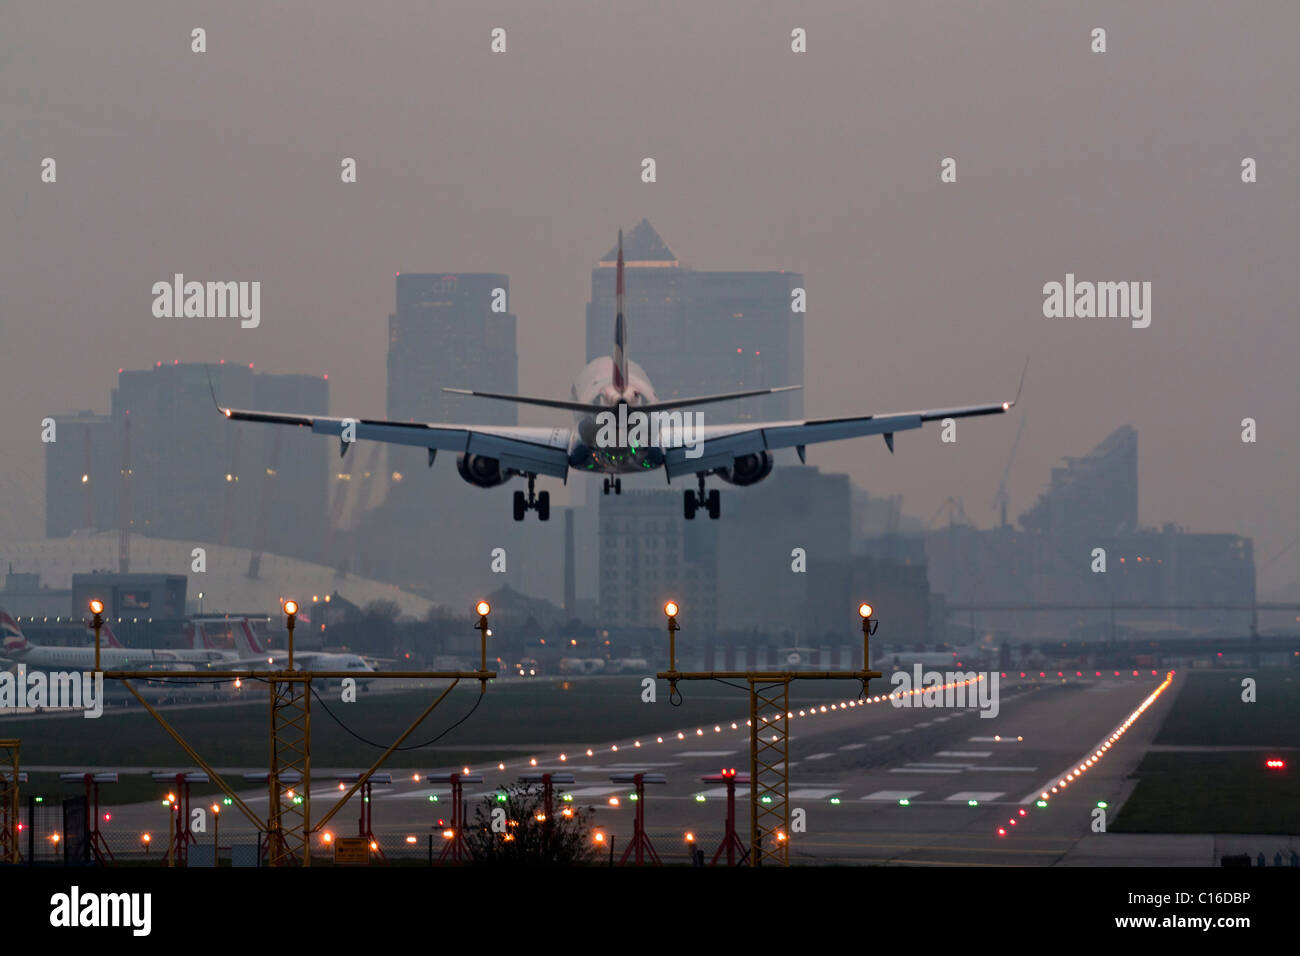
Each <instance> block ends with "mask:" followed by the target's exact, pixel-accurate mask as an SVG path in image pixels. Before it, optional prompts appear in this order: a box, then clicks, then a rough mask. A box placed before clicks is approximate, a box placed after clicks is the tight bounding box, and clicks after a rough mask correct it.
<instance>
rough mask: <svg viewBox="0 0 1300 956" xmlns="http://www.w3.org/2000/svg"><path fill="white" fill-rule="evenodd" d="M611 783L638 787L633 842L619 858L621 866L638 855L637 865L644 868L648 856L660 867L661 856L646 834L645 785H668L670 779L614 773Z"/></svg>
mask: <svg viewBox="0 0 1300 956" xmlns="http://www.w3.org/2000/svg"><path fill="white" fill-rule="evenodd" d="M609 779H610V782H611V783H630V784H632V785H633V786H635V787H636V816H635V817H634V818H633V823H632V841H631V842H630V843H628V845H627V849H626V850H624V851H623V855H622V856H621V857H620V858H619V861H618V863H619V866H622V865H623V864H624V863H626V862H627V858H628V856H630V855H631V854H633V853H635V854H636V865H637V866H643V865H644V864H645V858H646V857H647V856H648V857H649V858H650V860H651V862H653V863H654V864H655V866H659V865H660V862H659V854H658V853H656V852H655V848H654V844H652V843H651V842H650V837H649V836H647V835H646V832H645V785H646V784H647V783H667V782H668V778H667V777H665V776H664V775H663V774H661V773H641V772H637V773H612V774H610V775H609Z"/></svg>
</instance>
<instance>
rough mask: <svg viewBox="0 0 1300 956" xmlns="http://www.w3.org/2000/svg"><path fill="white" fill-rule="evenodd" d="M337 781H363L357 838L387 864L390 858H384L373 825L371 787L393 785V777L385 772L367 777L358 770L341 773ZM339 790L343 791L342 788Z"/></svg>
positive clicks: (341, 782) (342, 782) (343, 782)
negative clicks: (382, 784) (384, 784)
mask: <svg viewBox="0 0 1300 956" xmlns="http://www.w3.org/2000/svg"><path fill="white" fill-rule="evenodd" d="M337 779H338V782H339V783H340V784H345V783H356V782H357V781H358V780H360V781H361V794H360V795H361V814H360V815H359V816H358V817H357V836H359V837H361V838H362V839H363V840H365V841H366V843H367V845H369V846H372V847H374V850H373V851H372V852H374V853H377V854H379V860H380V862H382V863H387V862H388V858H387V857H386V856H384V851H383V849H382V848H381V847H380V846H379V840H378V839H376V838H375V830H374V827H373V826H372V825H371V819H372V818H371V813H372V809H371V804H370V786H371V784H375V783H392V782H393V775H392V774H391V773H389V772H387V771H383V772H375V773H372V774H371V775H370V776H368V777H367V776H365V774H363V773H361V771H359V770H358V771H356V772H355V773H341V774H339V775H338V778H337ZM339 789H340V790H341V789H343V788H342V786H340V787H339Z"/></svg>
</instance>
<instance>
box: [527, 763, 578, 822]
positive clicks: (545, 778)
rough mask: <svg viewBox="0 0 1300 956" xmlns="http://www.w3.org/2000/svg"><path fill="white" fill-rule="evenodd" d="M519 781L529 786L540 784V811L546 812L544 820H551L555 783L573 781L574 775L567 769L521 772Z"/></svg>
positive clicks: (569, 782)
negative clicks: (546, 771) (551, 771)
mask: <svg viewBox="0 0 1300 956" xmlns="http://www.w3.org/2000/svg"><path fill="white" fill-rule="evenodd" d="M519 782H520V783H523V784H527V785H529V786H534V787H535V786H537V785H538V784H541V786H542V812H543V813H545V814H546V822H547V823H549V822H550V821H551V814H552V811H553V809H554V802H555V784H557V783H567V784H571V783H573V782H574V776H573V774H572V773H570V772H569V771H567V770H562V771H560V772H558V773H523V774H520V775H519Z"/></svg>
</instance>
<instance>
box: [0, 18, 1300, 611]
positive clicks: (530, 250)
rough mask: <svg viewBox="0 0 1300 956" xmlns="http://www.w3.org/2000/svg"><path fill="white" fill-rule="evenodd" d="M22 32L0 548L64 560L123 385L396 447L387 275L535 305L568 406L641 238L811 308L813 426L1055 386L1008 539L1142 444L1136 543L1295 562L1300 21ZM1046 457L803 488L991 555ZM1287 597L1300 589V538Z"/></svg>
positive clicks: (23, 24) (75, 24) (871, 470)
mask: <svg viewBox="0 0 1300 956" xmlns="http://www.w3.org/2000/svg"><path fill="white" fill-rule="evenodd" d="M7 6H8V7H9V9H7V10H6V12H5V14H4V28H3V30H0V213H2V214H3V219H4V223H5V226H6V228H5V229H4V230H3V234H0V270H3V274H2V277H0V355H2V356H3V359H4V372H3V376H2V381H3V386H2V387H0V388H2V394H3V398H4V410H5V414H4V415H3V416H0V447H3V448H4V452H5V453H4V458H3V461H0V494H3V496H4V498H3V500H4V505H3V509H0V540H3V539H4V538H12V537H14V536H33V537H34V536H39V535H40V534H41V533H43V527H44V522H43V507H44V505H43V498H44V493H43V473H44V464H43V457H44V456H43V453H42V445H41V443H40V425H39V423H40V420H41V418H43V417H44V416H46V415H54V414H60V413H64V412H68V411H71V410H74V409H78V408H93V409H95V410H97V411H100V412H104V411H107V409H108V394H109V390H110V388H111V387H112V385H113V384H114V380H115V377H116V371H117V368H118V367H119V366H126V367H137V368H138V367H143V366H145V365H146V364H151V363H153V362H154V361H158V360H163V361H171V360H172V359H174V358H179V359H180V360H182V361H204V360H209V359H211V358H214V357H222V356H224V357H226V358H230V359H238V360H242V361H254V362H256V364H257V367H258V368H259V369H264V370H268V371H283V372H298V371H306V372H328V373H329V374H330V386H331V392H332V404H333V410H334V413H335V414H340V415H342V414H350V415H360V414H368V415H378V414H382V413H383V411H384V405H385V391H384V388H385V350H386V345H387V329H386V323H387V316H388V314H389V312H390V311H391V310H392V308H393V273H394V272H396V271H398V270H408V271H444V270H445V271H494V272H495V271H499V272H505V273H508V274H509V276H510V283H511V307H512V310H513V311H514V312H516V313H517V314H518V316H519V369H520V375H519V377H520V387H521V389H522V390H523V391H525V392H528V393H532V394H540V395H554V396H560V397H563V396H566V395H567V392H568V386H569V383H570V381H571V380H572V377H573V375H574V374H575V373H576V371H577V370H578V368H579V367H580V366H581V364H582V360H583V358H584V355H583V349H584V327H583V315H584V312H583V309H584V305H585V303H586V301H587V299H588V296H589V291H590V271H591V268H592V265H593V263H594V261H595V260H596V258H597V257H598V256H599V255H600V254H601V253H603V252H604V251H605V250H606V249H607V248H609V246H610V245H611V243H612V241H613V238H614V234H615V231H616V230H617V229H618V228H619V227H620V226H622V227H624V228H630V227H631V226H632V225H633V224H635V223H636V222H637V221H638V220H639V219H640V218H641V217H642V216H648V217H649V218H650V220H651V221H652V222H653V223H654V225H655V227H656V228H657V229H658V230H659V232H660V233H661V234H662V235H663V237H664V238H665V239H666V240H667V241H668V243H669V244H670V245H672V247H673V248H674V250H676V251H677V253H678V254H679V255H680V256H681V257H682V258H683V259H684V260H686V261H687V262H689V263H690V264H692V265H694V266H696V267H698V268H701V269H772V268H786V269H794V270H799V271H801V272H803V273H804V274H805V277H806V280H807V286H808V302H809V312H808V315H807V319H806V356H807V365H806V369H805V380H806V395H805V398H804V407H805V411H806V413H807V414H808V415H810V416H822V415H840V414H848V413H867V412H891V411H905V410H910V409H914V408H919V407H935V406H943V405H949V404H966V403H970V402H984V401H995V400H1001V399H1003V398H1009V397H1011V394H1012V393H1013V391H1014V389H1015V386H1016V381H1017V378H1018V376H1019V374H1020V367H1021V365H1022V363H1023V362H1024V359H1025V356H1026V354H1028V355H1030V356H1031V365H1030V369H1029V378H1028V382H1027V385H1026V389H1025V394H1024V397H1023V401H1022V404H1023V407H1024V408H1025V409H1026V412H1027V415H1028V420H1027V424H1026V428H1025V435H1024V437H1023V439H1022V441H1021V443H1020V448H1019V451H1018V454H1017V456H1016V459H1015V462H1014V465H1013V466H1012V469H1011V473H1010V479H1009V491H1010V495H1011V514H1012V515H1013V516H1015V515H1018V514H1019V513H1020V512H1021V511H1023V510H1024V509H1025V508H1026V507H1028V506H1029V505H1030V504H1031V503H1032V501H1033V500H1034V498H1035V497H1036V496H1037V495H1038V494H1039V492H1040V491H1041V490H1042V488H1043V487H1044V486H1045V484H1046V482H1047V480H1048V477H1049V474H1050V469H1051V467H1052V466H1053V465H1056V464H1059V460H1060V457H1061V456H1062V455H1066V454H1074V455H1080V454H1083V453H1084V452H1086V451H1087V450H1088V449H1089V448H1091V447H1092V446H1093V445H1094V444H1096V443H1097V442H1098V441H1100V440H1101V439H1102V438H1104V437H1105V436H1106V435H1107V434H1108V433H1110V432H1111V431H1112V430H1114V429H1115V428H1116V427H1118V426H1120V425H1122V424H1125V423H1131V424H1133V425H1134V426H1135V427H1136V428H1137V430H1138V435H1139V470H1140V480H1141V489H1140V496H1139V509H1140V517H1141V520H1142V521H1143V522H1144V523H1146V524H1162V523H1164V522H1167V521H1172V522H1175V523H1177V524H1180V525H1183V526H1186V527H1188V528H1190V529H1194V530H1200V531H1223V532H1237V533H1240V534H1245V535H1249V536H1251V537H1253V538H1254V539H1255V543H1256V555H1257V558H1258V559H1259V561H1260V563H1261V564H1263V563H1264V562H1265V561H1266V560H1267V559H1268V558H1270V557H1272V556H1273V555H1274V554H1275V553H1277V552H1278V551H1281V550H1282V549H1283V548H1285V547H1286V546H1287V545H1288V544H1289V543H1291V542H1293V541H1294V540H1295V538H1296V535H1297V533H1298V532H1300V492H1298V488H1300V425H1297V418H1298V416H1300V386H1298V384H1297V382H1298V376H1297V371H1296V358H1297V354H1298V353H1300V349H1298V348H1297V346H1298V345H1300V309H1298V307H1297V303H1300V278H1298V275H1300V270H1298V269H1297V265H1298V263H1300V255H1298V253H1300V202H1297V200H1298V198H1300V185H1298V184H1300V164H1298V162H1297V146H1298V145H1300V136H1298V135H1297V124H1298V122H1300V120H1298V118H1297V117H1298V115H1300V114H1298V113H1297V110H1296V108H1295V97H1296V90H1297V87H1298V86H1300V84H1298V82H1297V81H1298V80H1300V67H1298V66H1297V56H1296V52H1295V51H1296V49H1297V46H1298V44H1300V29H1297V27H1298V26H1300V7H1298V6H1297V5H1296V4H1295V3H1293V2H1278V3H1265V4H1250V3H1231V4H1225V3H1201V2H1198V3H1192V2H1183V0H1179V2H1168V3H1143V4H1139V5H1134V4H1130V3H1113V4H1109V3H1108V4H1095V3H1094V4H1086V5H1077V4H1069V5H1067V4H1038V3H1028V2H1025V3H987V2H976V3H968V2H945V3H917V2H897V3H891V4H880V5H867V4H862V3H858V2H843V3H835V4H831V3H785V4H778V3H761V4H760V3H754V2H752V0H743V2H741V0H735V2H725V3H722V2H712V3H710V2H690V3H663V2H653V3H650V2H645V3H637V4H633V3H586V2H582V3H578V2H568V3H553V2H552V3H545V4H541V3H535V2H517V3H491V4H485V3H474V2H463V3H444V2H439V3H432V2H411V3H385V2H364V3H358V2H347V3H344V2H340V0H330V2H322V0H313V2H277V3H232V2H219V3H217V2H214V3H208V4H185V3H166V4H162V3H150V4H143V3H116V2H115V3H109V4H105V3H98V2H86V3H60V2H26V3H15V4H11V5H7ZM1080 6H1084V7H1086V12H1081V11H1080V10H1079V9H1078V8H1079V7H1080ZM1135 7H1136V9H1135ZM196 26H201V27H204V28H205V29H206V30H207V52H206V53H203V54H196V53H192V52H190V31H191V29H192V28H193V27H196ZM497 26H500V27H503V28H504V29H505V30H506V31H507V47H508V48H507V52H506V53H504V54H493V53H491V52H490V50H489V41H490V37H489V32H490V30H491V29H492V28H493V27H497ZM795 27H802V28H804V29H806V30H807V37H808V40H807V43H808V52H807V53H804V54H794V53H792V52H791V51H790V31H791V30H792V29H793V28H795ZM1094 27H1104V28H1105V29H1106V30H1107V46H1108V50H1107V52H1106V53H1104V54H1096V53H1093V52H1091V51H1090V43H1091V40H1090V31H1091V30H1092V28H1094ZM47 156H49V157H54V158H55V159H56V161H57V164H58V165H57V171H58V182H57V183H56V184H53V185H50V184H43V183H42V182H41V181H40V164H41V160H42V158H44V157H47ZM345 156H351V157H355V158H356V160H357V163H358V178H359V181H358V182H357V183H356V184H351V185H344V184H342V183H341V182H340V177H339V171H340V166H339V163H340V160H341V159H342V158H343V157H345ZM647 156H650V157H654V158H655V160H656V162H657V166H658V182H657V183H654V184H649V185H648V184H644V183H642V182H641V179H640V169H641V166H640V164H641V160H642V158H643V157H647ZM1246 156H1250V157H1254V158H1255V159H1256V160H1257V162H1258V170H1259V172H1258V175H1259V182H1257V183H1255V184H1252V185H1245V184H1243V183H1242V182H1241V178H1240V163H1241V160H1242V158H1243V157H1246ZM944 157H953V158H955V159H956V162H957V181H956V183H952V184H943V183H940V182H939V164H940V161H941V160H942V159H943V158H944ZM176 272H182V273H184V274H185V275H186V276H187V277H188V278H193V279H198V280H259V281H261V282H262V322H261V326H260V327H259V328H257V329H241V328H240V327H239V323H238V321H237V320H221V319H157V318H154V317H153V315H152V313H151V309H150V306H151V303H152V295H151V293H150V287H151V286H152V284H153V283H154V282H156V281H159V280H162V279H169V278H170V277H171V276H172V275H173V273H176ZM1067 272H1072V273H1075V274H1076V276H1077V277H1078V278H1079V279H1081V280H1084V279H1089V280H1094V281H1120V280H1139V281H1149V282H1151V283H1152V321H1151V325H1150V327H1149V328H1146V329H1134V328H1132V327H1131V326H1130V324H1129V323H1128V322H1127V321H1125V320H1122V319H1099V318H1092V319H1048V318H1044V316H1043V314H1042V306H1043V292H1042V288H1043V285H1044V283H1046V282H1050V281H1054V280H1055V281H1063V280H1064V279H1065V275H1066V273H1067ZM629 319H630V322H631V347H630V354H631V357H632V358H633V359H635V358H636V346H635V342H636V335H637V328H638V327H637V325H636V316H635V315H630V316H629ZM682 347H683V348H689V347H690V343H682ZM646 371H647V372H648V373H649V374H650V376H651V378H652V379H653V377H654V374H655V370H654V369H653V368H647V369H646ZM445 384H448V385H470V384H472V383H468V382H448V383H445ZM1248 416H1249V417H1253V418H1255V419H1257V420H1258V423H1259V424H1258V428H1259V441H1258V442H1257V443H1256V444H1253V445H1252V444H1243V443H1242V441H1241V439H1240V432H1241V425H1240V423H1241V420H1242V419H1243V418H1245V417H1248ZM521 421H522V422H523V423H525V424H543V423H547V422H551V421H554V418H553V417H552V416H551V415H550V414H549V413H547V412H545V411H544V410H540V409H529V410H525V411H524V412H523V413H522V417H521ZM1017 424H1018V422H1017V420H1016V418H1015V417H1014V416H1013V417H1010V418H1006V419H992V420H989V419H985V420H975V421H970V422H963V423H961V424H960V425H959V432H958V442H957V443H956V444H955V445H944V444H941V443H940V440H939V431H938V429H935V428H933V427H927V429H925V430H924V431H922V432H919V433H918V432H912V433H906V434H902V435H900V436H899V439H898V444H897V448H898V452H897V454H895V455H894V456H892V457H891V456H890V455H889V454H888V453H887V452H886V450H885V448H884V444H883V442H881V441H879V440H878V439H872V440H858V441H851V442H841V443H837V444H834V445H830V446H823V447H819V448H817V449H815V450H810V453H809V462H810V463H812V464H816V465H819V466H821V467H823V468H829V469H832V470H839V471H851V472H853V473H854V474H855V476H856V480H857V481H858V482H859V483H861V484H862V485H864V486H865V487H867V488H868V489H869V490H871V491H872V492H874V493H877V494H893V493H902V494H904V495H905V496H906V499H905V507H906V509H907V511H908V512H909V513H912V514H916V515H919V516H921V517H923V518H924V517H928V516H929V515H930V514H931V513H932V512H933V511H934V510H935V509H936V508H937V507H938V506H939V505H940V504H941V503H942V502H943V501H944V499H945V498H947V497H948V496H949V495H952V496H955V497H959V498H962V499H963V500H964V503H965V508H966V511H967V512H968V513H969V514H970V516H971V517H972V518H973V519H974V520H975V521H976V523H977V524H981V525H989V524H992V523H993V522H994V521H995V519H996V515H995V512H994V510H993V507H992V503H991V502H992V498H993V494H994V492H995V491H996V489H997V486H998V481H999V479H1000V476H1001V474H1002V471H1003V468H1004V466H1005V465H1006V461H1007V453H1008V450H1009V449H1010V446H1011V443H1012V440H1013V438H1014V436H1015V432H1016V427H1017ZM447 467H450V466H447ZM656 487H657V484H656ZM466 491H467V493H470V491H471V490H470V489H466ZM737 493H738V494H743V493H744V492H737ZM557 500H562V499H560V498H557ZM1261 589H1262V590H1263V591H1265V592H1272V593H1278V591H1279V589H1282V590H1285V591H1286V593H1288V594H1289V596H1290V597H1291V598H1292V599H1295V598H1297V597H1300V546H1296V547H1293V548H1292V549H1291V551H1290V552H1289V553H1288V554H1286V555H1285V556H1284V557H1282V558H1280V559H1278V560H1277V561H1276V562H1274V563H1273V564H1272V565H1270V566H1268V567H1265V568H1262V569H1261Z"/></svg>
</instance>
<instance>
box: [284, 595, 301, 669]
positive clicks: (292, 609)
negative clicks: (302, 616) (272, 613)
mask: <svg viewBox="0 0 1300 956" xmlns="http://www.w3.org/2000/svg"><path fill="white" fill-rule="evenodd" d="M282 607H283V610H284V626H285V627H286V628H288V630H289V670H293V628H294V625H295V624H297V623H298V602H297V601H295V600H293V599H292V598H290V599H289V600H288V601H285V602H284V604H283V605H282Z"/></svg>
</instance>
